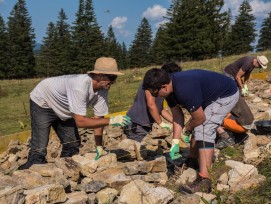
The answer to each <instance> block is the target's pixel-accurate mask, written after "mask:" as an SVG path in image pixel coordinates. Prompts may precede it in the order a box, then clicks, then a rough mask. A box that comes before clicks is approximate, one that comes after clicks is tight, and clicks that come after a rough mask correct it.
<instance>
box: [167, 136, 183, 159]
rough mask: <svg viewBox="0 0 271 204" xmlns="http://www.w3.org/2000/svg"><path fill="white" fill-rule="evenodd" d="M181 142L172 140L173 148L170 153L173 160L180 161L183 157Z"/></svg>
mask: <svg viewBox="0 0 271 204" xmlns="http://www.w3.org/2000/svg"><path fill="white" fill-rule="evenodd" d="M179 141H180V140H179V139H173V140H172V144H171V148H170V152H169V156H170V158H171V159H172V160H175V159H179V158H181V157H182V155H181V154H180V147H179Z"/></svg>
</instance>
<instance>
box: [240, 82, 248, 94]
mask: <svg viewBox="0 0 271 204" xmlns="http://www.w3.org/2000/svg"><path fill="white" fill-rule="evenodd" d="M241 91H242V95H243V96H248V87H247V85H246V84H245V85H244V87H243V88H242V90H241Z"/></svg>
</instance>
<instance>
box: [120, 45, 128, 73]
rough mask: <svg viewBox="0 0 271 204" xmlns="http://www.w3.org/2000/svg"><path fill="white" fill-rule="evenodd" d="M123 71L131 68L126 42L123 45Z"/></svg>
mask: <svg viewBox="0 0 271 204" xmlns="http://www.w3.org/2000/svg"><path fill="white" fill-rule="evenodd" d="M121 61H122V65H121V69H127V68H128V67H129V59H128V51H127V48H126V45H125V43H124V42H122V45H121Z"/></svg>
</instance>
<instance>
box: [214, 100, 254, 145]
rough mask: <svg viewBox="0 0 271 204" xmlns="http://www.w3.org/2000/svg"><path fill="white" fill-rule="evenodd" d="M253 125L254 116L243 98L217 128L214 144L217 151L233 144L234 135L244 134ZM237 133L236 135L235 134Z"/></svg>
mask: <svg viewBox="0 0 271 204" xmlns="http://www.w3.org/2000/svg"><path fill="white" fill-rule="evenodd" d="M253 125H254V116H253V114H252V112H251V110H250V108H249V106H248V105H247V103H246V101H245V99H244V98H243V97H239V100H238V102H237V103H236V105H235V106H234V108H233V109H232V110H231V113H230V114H228V115H227V116H226V118H225V119H224V120H223V123H222V125H221V126H220V127H219V128H217V132H218V140H217V142H216V144H215V147H216V148H217V149H223V148H225V147H228V146H231V145H234V144H235V139H236V138H235V135H236V136H237V135H238V134H243V133H246V132H247V131H248V130H250V129H251V128H252V127H253ZM236 133H237V134H236Z"/></svg>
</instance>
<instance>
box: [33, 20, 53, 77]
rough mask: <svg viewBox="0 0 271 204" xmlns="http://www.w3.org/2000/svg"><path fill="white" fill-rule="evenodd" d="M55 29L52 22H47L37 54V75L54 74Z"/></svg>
mask: <svg viewBox="0 0 271 204" xmlns="http://www.w3.org/2000/svg"><path fill="white" fill-rule="evenodd" d="M57 39H58V38H57V30H56V27H55V25H54V23H53V22H50V23H49V24H48V28H47V31H46V36H45V37H44V38H43V42H42V46H41V50H40V53H39V55H38V56H37V59H38V60H37V74H38V76H46V77H48V76H54V75H55V70H56V69H57V67H56V66H57V64H58V58H57V43H56V42H57Z"/></svg>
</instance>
